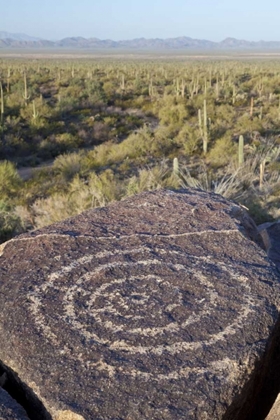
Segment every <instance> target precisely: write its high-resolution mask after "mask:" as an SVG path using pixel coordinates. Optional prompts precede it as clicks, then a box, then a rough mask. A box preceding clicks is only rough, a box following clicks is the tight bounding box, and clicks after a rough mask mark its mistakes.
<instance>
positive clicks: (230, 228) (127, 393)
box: [0, 190, 280, 420]
mask: <svg viewBox="0 0 280 420" xmlns="http://www.w3.org/2000/svg"><path fill="white" fill-rule="evenodd" d="M259 245H263V244H262V240H261V238H260V237H259V235H258V232H257V229H256V226H255V224H254V223H253V222H252V220H251V219H250V218H249V216H248V215H247V213H246V212H245V210H244V209H242V208H241V207H239V206H237V205H236V204H234V203H232V202H230V201H227V200H225V199H224V198H222V197H221V196H218V195H215V194H209V193H205V192H201V191H197V190H184V191H179V192H172V191H156V192H148V193H143V194H140V195H138V196H134V197H131V198H128V199H126V200H123V201H121V202H118V203H113V204H111V205H109V206H108V207H106V208H99V209H93V210H89V211H87V212H84V213H82V214H80V215H79V216H76V217H73V218H71V219H68V220H66V221H64V222H61V223H57V224H55V225H52V226H49V227H46V228H43V229H41V230H38V231H34V232H31V233H29V234H24V235H21V236H19V237H17V238H15V239H13V240H11V241H9V242H6V243H5V244H3V245H2V246H1V250H0V254H1V257H0V277H1V282H0V307H1V312H0V340H1V343H2V344H1V349H0V360H1V361H2V363H4V364H5V365H6V366H8V367H9V368H10V369H12V370H13V371H14V372H16V373H17V374H18V375H19V378H20V379H21V380H22V381H23V383H25V384H27V386H28V387H30V388H31V389H32V390H33V391H34V393H35V394H36V395H37V396H38V398H39V399H40V400H41V401H42V403H43V404H44V407H45V409H46V412H45V413H44V414H42V413H41V414H40V417H38V418H40V419H47V418H50V417H51V418H54V419H60V420H64V419H65V420H66V419H73V420H82V419H86V420H91V419H92V420H93V419H94V420H105V419H106V420H109V419H110V420H113V419H114V420H117V419H118V420H140V419H141V420H143V419H149V420H151V419H153V420H179V419H180V420H182V419H184V420H185V419H199V420H203V419H211V420H213V419H226V420H230V419H238V420H243V419H244V420H245V419H246V420H249V419H252V420H253V419H254V420H257V419H264V418H265V416H266V414H267V413H268V411H269V409H270V407H271V406H272V403H273V400H274V399H275V398H276V395H277V391H276V388H277V386H278V385H279V379H278V376H279V375H278V371H277V370H276V369H275V363H276V362H277V357H278V356H277V355H278V354H279V348H278V346H279V345H278V343H279V341H280V340H279V327H278V316H279V291H280V287H279V277H278V274H277V270H276V269H275V266H274V264H273V263H271V262H270V261H269V260H268V258H267V256H266V253H265V251H264V250H262V249H261V247H260V246H259Z"/></svg>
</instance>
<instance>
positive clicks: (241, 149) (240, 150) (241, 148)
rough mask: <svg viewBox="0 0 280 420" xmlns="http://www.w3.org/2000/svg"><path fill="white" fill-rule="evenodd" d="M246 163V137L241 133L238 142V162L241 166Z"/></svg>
mask: <svg viewBox="0 0 280 420" xmlns="http://www.w3.org/2000/svg"><path fill="white" fill-rule="evenodd" d="M243 163H244V137H243V136H242V135H241V136H239V143H238V164H239V166H241V165H243Z"/></svg>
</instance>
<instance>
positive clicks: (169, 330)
mask: <svg viewBox="0 0 280 420" xmlns="http://www.w3.org/2000/svg"><path fill="white" fill-rule="evenodd" d="M207 233H208V234H209V232H207ZM219 233H220V232H210V234H213V235H217V234H218V235H219ZM231 234H233V235H236V234H239V233H238V231H231ZM170 237H172V235H170ZM165 238H167V239H168V236H165ZM96 240H100V238H96ZM106 240H108V238H106ZM109 240H110V241H112V239H111V238H110V239H109ZM118 242H119V243H118V246H119V247H122V244H121V240H119V241H118ZM138 255H141V259H140V260H138V261H137V257H138ZM121 256H124V257H126V258H128V257H129V258H130V259H134V260H135V261H125V260H124V261H122V262H120V261H115V259H116V257H117V258H118V259H119V258H120V257H121ZM178 257H179V260H178ZM185 257H186V255H184V253H183V252H179V251H175V250H174V251H166V250H164V249H160V248H157V249H153V250H150V249H149V248H148V247H145V246H142V247H141V248H135V249H133V248H132V249H130V248H128V249H127V250H126V249H123V248H122V249H121V250H116V251H112V252H103V251H102V252H100V253H97V254H96V255H91V254H89V255H85V256H83V257H82V258H80V259H78V260H76V261H73V262H71V264H69V266H65V267H63V269H62V270H59V271H57V272H54V273H52V274H50V275H49V276H48V277H47V278H46V279H45V281H44V282H42V284H41V285H39V286H36V287H35V288H34V290H33V291H32V292H30V293H29V294H28V299H29V301H30V311H31V313H32V315H33V316H34V322H35V324H36V325H37V327H38V329H39V330H41V331H42V332H43V334H44V336H45V337H46V339H48V340H50V341H51V342H52V343H53V345H54V346H55V347H56V348H61V349H62V352H63V351H65V352H67V353H69V348H67V347H65V346H64V348H63V347H61V343H60V336H61V331H56V330H55V324H53V325H50V322H49V319H50V316H51V315H50V314H49V313H44V311H43V309H44V307H43V305H44V303H43V302H44V300H45V299H50V300H51V299H52V298H53V297H54V296H58V295H60V296H61V298H60V300H61V306H60V308H58V310H57V313H56V318H57V319H59V325H60V327H59V328H61V325H64V328H66V329H70V330H73V331H75V333H78V334H79V335H80V336H81V338H82V339H84V340H85V344H86V345H90V344H91V343H93V342H94V343H96V344H99V345H104V346H106V347H107V348H109V349H110V350H112V351H115V352H118V351H120V352H123V351H124V352H126V353H129V354H131V355H139V356H140V355H141V357H142V358H145V357H152V359H153V370H152V371H150V372H143V371H141V370H137V369H133V370H130V369H125V370H124V369H123V367H122V362H121V363H120V364H119V366H112V365H110V364H108V363H106V362H105V361H104V360H102V354H100V359H99V361H97V362H94V363H92V362H90V361H88V362H87V367H94V368H95V369H97V370H102V371H106V372H107V373H108V374H109V375H110V376H111V375H114V374H115V373H116V369H121V370H122V371H123V373H124V374H125V375H131V376H138V377H139V376H141V377H143V378H145V379H149V378H152V379H153V380H156V379H157V378H160V379H172V378H173V379H175V378H178V377H179V376H180V377H182V376H185V377H188V376H189V374H190V373H193V374H195V375H203V374H204V373H205V372H206V370H205V369H203V368H201V369H198V368H197V367H194V368H185V369H178V366H176V365H175V366H174V367H173V368H172V369H171V370H170V372H169V373H168V374H166V373H165V374H163V373H161V367H160V366H161V364H162V360H161V356H162V354H163V353H165V355H166V353H167V354H172V355H175V354H179V353H180V352H182V351H183V352H187V351H190V352H193V351H195V350H197V349H201V348H202V347H211V346H213V345H214V344H215V343H217V342H218V341H226V339H227V337H228V336H229V335H234V334H235V333H236V331H237V330H240V329H242V327H243V322H244V321H245V320H246V319H247V317H248V315H249V313H250V312H251V308H252V307H254V308H256V307H257V306H258V299H257V298H254V296H252V295H251V294H250V292H251V289H250V286H249V284H248V282H247V279H246V277H245V276H243V275H242V274H240V273H239V272H238V271H237V270H236V267H235V268H234V267H231V266H230V265H229V264H228V265H225V264H221V263H220V264H219V266H217V265H216V264H213V263H212V262H211V258H210V257H209V258H207V257H192V256H188V259H189V263H190V262H191V267H187V266H184V265H182V263H181V261H182V259H183V258H185ZM164 259H166V260H167V261H172V262H168V263H167V262H165V261H164ZM190 260H191V261H190ZM201 263H203V265H204V271H203V270H201ZM89 264H91V265H93V266H94V267H96V268H95V269H94V270H90V269H89V271H88V270H87V273H86V274H84V275H81V276H80V277H79V278H78V279H77V281H76V282H75V284H74V285H73V286H71V287H69V286H68V285H67V282H66V281H65V277H71V276H73V275H74V274H77V272H79V270H81V268H87V266H88V265H89ZM130 270H133V271H134V272H135V270H136V271H137V272H138V273H139V274H136V275H133V276H131V275H130V274H129V272H130ZM211 271H212V272H213V273H215V275H213V277H212V279H211V281H209V278H207V273H209V272H211ZM108 272H110V279H109V280H108V282H106V281H105V282H104V279H106V277H107V274H108ZM124 272H127V273H128V274H127V276H123V273H124ZM151 272H152V273H153V274H150V273H151ZM219 273H221V274H222V273H223V274H225V275H226V276H228V279H229V282H230V283H231V284H232V285H233V284H236V288H237V289H238V290H239V297H238V298H237V299H236V300H235V301H233V302H232V305H230V303H229V302H226V304H225V302H224V301H223V296H222V295H220V294H219V287H217V281H216V280H217V279H218V277H219ZM170 275H172V284H170V283H169V281H168V279H169V278H170ZM112 276H113V278H114V279H113V280H112V279H111V277H112ZM175 277H176V281H175ZM208 277H209V276H208ZM101 280H102V281H101ZM192 283H195V284H196V288H195V290H192ZM93 284H94V285H98V284H99V286H96V287H95V288H94V289H93V286H92V285H93ZM198 285H200V287H198ZM231 287H233V286H231ZM166 296H168V299H166V298H165V297H166ZM170 297H173V299H172V300H171V301H170ZM190 297H191V299H190ZM143 304H144V307H143V306H142V305H143ZM194 305H196V312H194ZM217 308H218V309H219V311H224V313H225V317H226V318H227V319H230V321H229V322H228V324H227V326H226V328H224V329H222V330H221V328H220V324H219V322H220V321H221V320H217V324H216V325H215V321H214V319H215V316H214V313H215V311H216V310H217ZM211 316H213V323H212V331H210V332H209V336H208V338H207V339H206V340H205V339H204V340H203V339H202V340H195V341H193V340H192V338H191V337H190V340H186V339H185V336H186V328H188V331H189V334H190V331H191V329H197V328H199V324H200V322H203V318H205V317H211ZM86 318H87V320H86V321H85V319H86ZM93 323H94V325H95V330H94V331H92V328H91V325H92V324H93ZM139 324H140V325H143V324H144V325H145V327H142V326H141V327H140V326H139ZM95 331H97V332H95ZM105 333H106V334H105ZM104 334H105V335H106V337H103V335H104ZM143 337H145V340H146V341H147V340H148V341H149V340H150V343H149V345H147V343H146V344H145V345H141V341H142V338H143ZM101 350H102V347H101ZM75 357H76V356H75ZM157 358H158V360H157ZM156 360H157V363H156V364H155V362H156ZM81 361H82V360H81ZM83 362H84V359H83ZM231 363H233V364H234V362H231V360H230V359H228V358H225V359H224V360H221V361H219V362H218V363H217V362H214V363H213V365H212V370H213V371H217V373H218V372H220V371H221V370H222V369H223V368H228V367H229V366H230V364H231Z"/></svg>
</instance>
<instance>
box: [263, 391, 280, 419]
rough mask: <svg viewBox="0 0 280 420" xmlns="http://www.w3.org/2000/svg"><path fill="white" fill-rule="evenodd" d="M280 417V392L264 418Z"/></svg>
mask: <svg viewBox="0 0 280 420" xmlns="http://www.w3.org/2000/svg"><path fill="white" fill-rule="evenodd" d="M279 419H280V394H278V397H277V398H276V401H275V403H274V405H273V407H272V409H271V410H270V412H269V414H268V416H267V417H266V420H279Z"/></svg>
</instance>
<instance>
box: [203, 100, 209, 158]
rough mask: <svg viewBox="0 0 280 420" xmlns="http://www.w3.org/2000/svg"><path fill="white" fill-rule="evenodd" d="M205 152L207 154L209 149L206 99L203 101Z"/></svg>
mask: <svg viewBox="0 0 280 420" xmlns="http://www.w3.org/2000/svg"><path fill="white" fill-rule="evenodd" d="M203 128H204V130H203V131H204V132H203V152H204V153H207V147H208V120H207V103H206V99H204V101H203Z"/></svg>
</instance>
